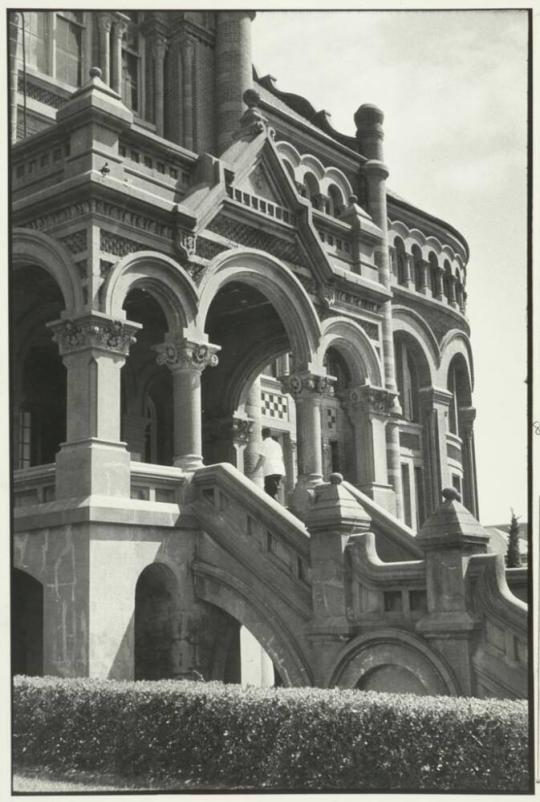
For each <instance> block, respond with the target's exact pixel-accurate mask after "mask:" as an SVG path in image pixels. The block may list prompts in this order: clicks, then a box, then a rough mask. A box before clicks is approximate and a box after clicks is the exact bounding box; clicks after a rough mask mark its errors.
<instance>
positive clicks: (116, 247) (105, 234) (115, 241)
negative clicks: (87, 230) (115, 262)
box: [99, 228, 148, 256]
mask: <svg viewBox="0 0 540 802" xmlns="http://www.w3.org/2000/svg"><path fill="white" fill-rule="evenodd" d="M99 247H100V249H101V250H102V251H105V253H111V254H113V256H127V255H128V254H130V253H135V252H136V251H144V250H146V248H147V247H148V246H147V245H145V244H144V243H142V242H136V241H135V240H132V239H129V238H128V237H121V236H120V235H119V234H114V233H113V232H112V231H107V230H106V229H105V228H102V229H101V230H100V232H99Z"/></svg>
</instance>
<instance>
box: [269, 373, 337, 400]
mask: <svg viewBox="0 0 540 802" xmlns="http://www.w3.org/2000/svg"><path fill="white" fill-rule="evenodd" d="M280 382H281V388H282V391H283V392H284V393H289V395H292V396H293V398H294V399H295V401H298V400H300V401H301V400H302V399H305V398H309V397H317V396H319V397H322V396H323V395H333V394H334V387H333V384H334V382H335V379H334V377H333V376H323V375H319V374H315V373H291V374H288V375H287V376H280Z"/></svg>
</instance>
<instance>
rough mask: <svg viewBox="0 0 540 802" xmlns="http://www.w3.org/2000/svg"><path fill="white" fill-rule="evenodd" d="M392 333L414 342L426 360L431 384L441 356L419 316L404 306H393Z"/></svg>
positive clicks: (427, 328)
mask: <svg viewBox="0 0 540 802" xmlns="http://www.w3.org/2000/svg"><path fill="white" fill-rule="evenodd" d="M392 323H393V333H394V336H395V335H399V334H400V333H401V332H405V333H406V334H408V335H409V336H410V337H412V338H413V339H414V340H415V343H416V344H417V345H418V347H419V348H420V349H421V350H422V352H423V355H424V357H425V359H426V362H427V365H428V368H429V372H430V376H431V383H432V384H433V379H434V377H435V376H436V374H437V370H438V367H439V363H440V359H441V354H440V350H439V346H438V343H437V340H436V337H435V335H434V334H433V332H432V330H431V328H430V327H429V326H428V324H427V323H426V322H425V320H423V319H422V318H421V317H420V315H418V314H417V313H416V312H414V311H413V310H412V309H407V308H406V307H404V306H395V307H393V309H392Z"/></svg>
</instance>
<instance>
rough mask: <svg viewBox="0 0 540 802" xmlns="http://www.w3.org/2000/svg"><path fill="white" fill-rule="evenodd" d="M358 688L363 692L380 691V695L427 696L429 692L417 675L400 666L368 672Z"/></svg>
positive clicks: (383, 666)
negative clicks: (410, 694) (406, 694)
mask: <svg viewBox="0 0 540 802" xmlns="http://www.w3.org/2000/svg"><path fill="white" fill-rule="evenodd" d="M356 687H357V688H358V689H359V690H362V691H378V692H379V693H413V694H415V695H416V696H426V695H427V690H426V688H425V687H424V685H422V683H421V682H420V680H419V679H418V677H417V676H416V674H414V672H413V671H410V670H409V669H408V668H405V667H404V666H399V665H392V664H387V665H381V666H377V667H376V668H373V669H372V670H371V671H367V672H366V673H365V674H364V675H363V676H362V677H361V678H360V680H359V682H358V683H357V685H356Z"/></svg>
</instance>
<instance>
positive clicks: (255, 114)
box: [235, 89, 273, 139]
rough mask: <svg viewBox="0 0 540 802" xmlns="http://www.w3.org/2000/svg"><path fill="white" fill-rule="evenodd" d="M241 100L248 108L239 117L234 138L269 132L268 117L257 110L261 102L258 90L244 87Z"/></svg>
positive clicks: (245, 137) (249, 137)
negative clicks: (238, 125)
mask: <svg viewBox="0 0 540 802" xmlns="http://www.w3.org/2000/svg"><path fill="white" fill-rule="evenodd" d="M243 100H244V103H245V104H246V106H247V107H248V108H247V111H245V112H244V114H243V115H242V117H241V119H240V130H239V131H238V132H237V134H236V136H235V139H254V138H255V137H256V136H258V135H259V134H262V133H264V132H265V131H269V132H270V133H271V130H270V129H269V126H268V119H267V118H266V117H265V116H264V114H262V113H261V112H260V111H259V104H260V102H261V96H260V94H259V92H257V90H256V89H246V91H245V92H244V94H243ZM272 130H273V129H272Z"/></svg>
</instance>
